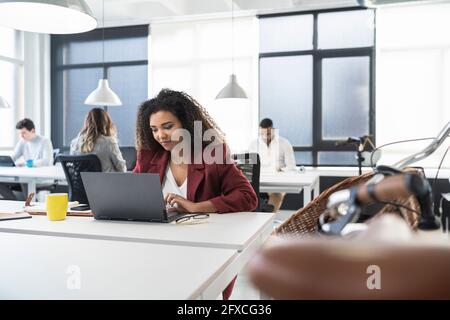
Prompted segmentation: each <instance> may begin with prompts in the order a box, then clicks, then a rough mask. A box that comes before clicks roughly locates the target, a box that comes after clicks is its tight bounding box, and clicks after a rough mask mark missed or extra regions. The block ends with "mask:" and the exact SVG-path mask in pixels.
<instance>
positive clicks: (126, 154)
mask: <svg viewBox="0 0 450 320" xmlns="http://www.w3.org/2000/svg"><path fill="white" fill-rule="evenodd" d="M119 149H120V152H121V153H122V157H123V158H124V160H125V161H126V163H127V171H133V169H134V167H135V166H136V148H135V147H133V146H126V147H119Z"/></svg>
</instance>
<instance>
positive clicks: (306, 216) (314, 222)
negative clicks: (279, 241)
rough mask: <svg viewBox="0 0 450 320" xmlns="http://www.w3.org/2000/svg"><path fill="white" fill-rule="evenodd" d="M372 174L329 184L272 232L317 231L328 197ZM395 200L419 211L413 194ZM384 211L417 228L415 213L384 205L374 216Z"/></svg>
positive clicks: (291, 234)
mask: <svg viewBox="0 0 450 320" xmlns="http://www.w3.org/2000/svg"><path fill="white" fill-rule="evenodd" d="M404 172H408V173H417V174H421V172H420V171H418V170H417V169H414V168H407V169H405V170H404ZM373 175H374V174H373V173H372V172H369V173H366V174H363V175H361V176H356V177H350V178H347V179H345V180H343V181H341V182H339V183H337V184H335V185H333V186H331V187H330V188H328V189H326V190H325V191H324V192H322V193H321V194H320V195H319V196H318V197H317V198H315V199H314V200H313V201H311V202H310V203H308V205H307V206H306V207H303V208H301V209H299V210H298V211H297V212H296V213H294V214H293V215H292V216H291V217H290V218H289V219H288V220H286V221H285V222H283V223H282V224H281V225H280V226H278V227H277V228H276V229H275V230H274V232H273V234H274V235H277V236H282V235H289V237H293V238H298V237H302V236H304V235H307V234H311V233H316V232H317V231H318V229H317V226H318V219H319V216H320V215H321V214H322V213H323V212H324V211H325V209H326V206H327V201H328V197H329V196H330V195H331V194H333V193H334V192H336V191H339V190H343V189H348V188H351V187H353V186H356V185H358V184H362V183H365V182H366V181H368V180H369V179H370V178H372V176H373ZM395 202H397V203H400V204H403V205H405V206H407V207H409V208H412V209H414V210H416V211H420V206H419V203H418V201H417V199H416V197H414V196H411V197H408V198H406V199H395ZM385 213H397V214H399V215H400V216H401V217H403V218H404V219H405V220H406V221H407V222H408V223H409V224H410V226H411V228H412V229H414V230H415V229H417V225H418V222H419V216H418V214H417V213H415V212H412V211H410V210H407V209H404V208H399V207H396V206H393V205H386V206H384V207H383V208H382V209H381V210H380V211H379V212H378V213H377V214H376V216H378V215H380V214H385Z"/></svg>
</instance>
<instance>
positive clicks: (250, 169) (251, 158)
mask: <svg viewBox="0 0 450 320" xmlns="http://www.w3.org/2000/svg"><path fill="white" fill-rule="evenodd" d="M232 159H233V160H234V162H235V163H236V166H237V167H238V168H239V169H240V170H241V171H242V173H243V174H244V176H245V177H246V178H247V179H248V181H249V182H250V184H251V185H252V187H253V190H254V191H255V193H256V195H257V197H258V207H257V208H256V210H255V211H260V198H259V176H260V173H261V161H260V160H259V155H258V154H257V153H240V154H233V155H232Z"/></svg>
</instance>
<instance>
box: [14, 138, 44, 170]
mask: <svg viewBox="0 0 450 320" xmlns="http://www.w3.org/2000/svg"><path fill="white" fill-rule="evenodd" d="M11 157H12V159H13V160H14V161H15V163H16V166H22V165H24V163H25V161H26V160H33V166H35V167H42V166H51V165H52V164H53V146H52V142H51V141H50V139H47V138H45V137H42V136H40V135H36V136H35V137H34V138H33V139H32V140H29V141H27V140H24V139H21V140H20V141H19V143H18V144H17V145H16V147H15V148H14V152H13V154H12V156H11Z"/></svg>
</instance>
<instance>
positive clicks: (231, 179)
mask: <svg viewBox="0 0 450 320" xmlns="http://www.w3.org/2000/svg"><path fill="white" fill-rule="evenodd" d="M136 127H137V128H136V131H137V132H136V149H137V150H138V157H137V162H136V167H135V168H134V170H133V172H135V173H147V172H149V173H158V174H159V176H160V180H161V184H162V189H163V194H164V198H165V200H166V202H167V204H168V205H170V206H173V207H175V208H176V210H177V211H181V212H189V213H201V212H211V213H212V212H217V213H227V212H238V211H252V210H254V209H255V208H256V206H257V204H258V199H257V196H256V194H255V192H254V191H253V188H252V186H251V185H250V183H249V182H248V180H247V178H245V176H244V175H243V174H242V173H241V171H240V170H239V169H238V168H237V167H236V166H235V164H234V163H233V162H232V161H231V159H230V160H229V161H226V160H227V159H228V157H229V153H228V152H227V147H226V145H225V140H224V138H223V134H222V132H221V131H220V129H219V128H218V127H217V125H216V124H215V122H214V121H213V119H211V117H210V116H209V115H208V113H207V111H206V110H205V109H204V108H203V107H202V106H201V105H200V104H199V103H198V102H197V101H195V100H194V99H193V98H192V97H191V96H189V95H188V94H186V93H184V92H178V91H172V90H169V89H163V90H161V92H159V94H158V95H157V96H156V97H155V98H153V99H150V100H148V101H145V102H144V103H142V105H141V106H140V108H139V112H138V118H137V124H136ZM180 135H181V137H182V139H181V141H180ZM207 135H209V136H213V137H214V140H213V141H211V140H212V139H206V138H204V137H206V136H207ZM205 140H206V141H205ZM214 146H215V147H214ZM211 149H213V151H212V152H211V153H209V151H211ZM222 153H223V156H221V157H217V158H219V159H218V160H217V159H213V161H209V160H211V158H210V159H208V158H209V157H210V156H211V157H212V158H215V155H216V154H219V155H220V154H222ZM233 285H234V280H233V281H232V282H231V283H230V285H229V286H228V287H227V288H226V289H225V291H224V292H223V293H222V295H223V298H224V299H228V298H229V296H230V295H231V291H232V289H233Z"/></svg>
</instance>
